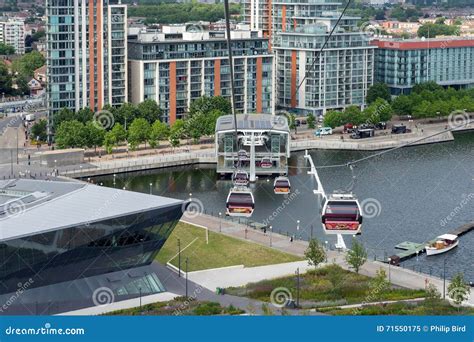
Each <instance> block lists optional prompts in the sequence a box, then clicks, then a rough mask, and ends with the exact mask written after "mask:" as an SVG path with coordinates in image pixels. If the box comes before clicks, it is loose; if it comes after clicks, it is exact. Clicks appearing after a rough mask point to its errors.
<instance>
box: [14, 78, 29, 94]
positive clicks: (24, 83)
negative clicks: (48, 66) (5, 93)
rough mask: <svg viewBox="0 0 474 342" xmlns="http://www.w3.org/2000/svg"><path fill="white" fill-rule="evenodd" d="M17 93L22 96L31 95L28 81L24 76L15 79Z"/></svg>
mask: <svg viewBox="0 0 474 342" xmlns="http://www.w3.org/2000/svg"><path fill="white" fill-rule="evenodd" d="M15 83H16V87H17V91H18V93H20V94H29V93H30V86H29V85H28V80H27V79H26V77H25V76H23V75H18V76H17V77H16V79H15Z"/></svg>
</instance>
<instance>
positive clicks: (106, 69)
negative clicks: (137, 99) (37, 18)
mask: <svg viewBox="0 0 474 342" xmlns="http://www.w3.org/2000/svg"><path fill="white" fill-rule="evenodd" d="M46 15H47V20H48V22H47V29H46V33H47V75H48V82H47V83H48V92H47V94H48V103H49V108H50V111H51V113H54V112H56V111H58V110H59V109H61V108H63V107H67V108H70V109H72V110H76V111H77V110H79V109H81V108H85V107H89V108H91V109H92V110H100V109H101V108H103V106H104V105H106V104H110V105H112V106H117V105H120V104H122V103H124V102H127V85H128V82H127V7H126V5H122V4H121V3H120V0H47V2H46Z"/></svg>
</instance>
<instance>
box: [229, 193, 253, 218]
mask: <svg viewBox="0 0 474 342" xmlns="http://www.w3.org/2000/svg"><path fill="white" fill-rule="evenodd" d="M226 208H227V211H226V214H227V215H229V216H236V217H250V216H252V214H253V211H254V209H255V200H254V198H253V194H252V191H250V190H249V189H248V188H246V187H234V188H232V189H230V191H229V195H228V196H227V202H226Z"/></svg>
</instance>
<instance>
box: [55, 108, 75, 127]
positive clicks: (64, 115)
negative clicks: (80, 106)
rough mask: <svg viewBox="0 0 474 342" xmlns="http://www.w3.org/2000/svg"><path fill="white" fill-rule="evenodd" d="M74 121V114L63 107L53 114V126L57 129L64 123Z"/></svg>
mask: <svg viewBox="0 0 474 342" xmlns="http://www.w3.org/2000/svg"><path fill="white" fill-rule="evenodd" d="M74 119H75V116H74V112H73V111H72V110H70V109H69V108H66V107H63V108H61V109H60V110H59V111H57V112H56V113H54V114H53V126H54V128H57V127H59V126H60V125H61V124H62V123H63V122H64V121H72V120H74Z"/></svg>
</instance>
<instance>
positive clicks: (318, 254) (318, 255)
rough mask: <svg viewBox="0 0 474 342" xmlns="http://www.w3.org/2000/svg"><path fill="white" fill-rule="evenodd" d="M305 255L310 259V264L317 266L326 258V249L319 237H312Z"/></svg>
mask: <svg viewBox="0 0 474 342" xmlns="http://www.w3.org/2000/svg"><path fill="white" fill-rule="evenodd" d="M304 256H305V258H306V259H307V260H308V264H309V265H311V266H314V267H317V266H318V265H319V264H320V263H322V262H323V261H324V260H326V251H325V250H324V247H323V246H322V245H321V243H320V242H319V241H318V240H317V239H311V240H310V241H309V245H308V248H307V249H306V251H305V252H304Z"/></svg>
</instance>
